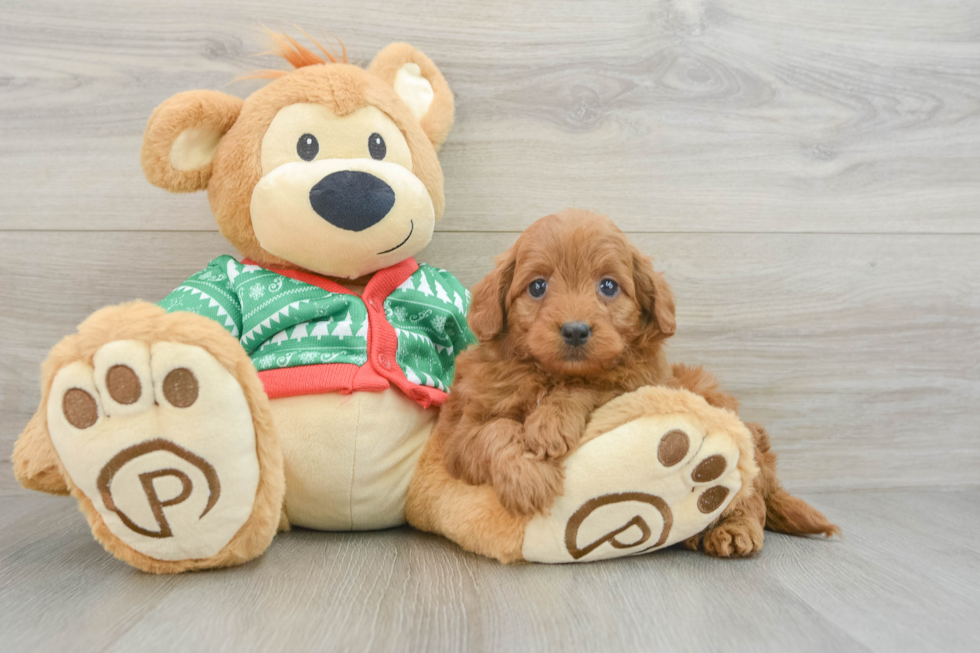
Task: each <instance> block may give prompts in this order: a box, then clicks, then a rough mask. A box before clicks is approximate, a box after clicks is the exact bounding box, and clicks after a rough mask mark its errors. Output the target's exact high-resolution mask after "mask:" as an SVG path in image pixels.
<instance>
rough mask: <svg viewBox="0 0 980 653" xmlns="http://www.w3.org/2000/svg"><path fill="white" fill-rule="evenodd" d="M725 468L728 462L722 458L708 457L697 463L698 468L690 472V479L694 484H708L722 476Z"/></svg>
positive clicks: (718, 456)
mask: <svg viewBox="0 0 980 653" xmlns="http://www.w3.org/2000/svg"><path fill="white" fill-rule="evenodd" d="M727 468H728V462H727V461H726V460H725V457H724V456H720V455H718V454H715V455H714V456H708V457H707V458H705V459H704V460H702V461H701V462H700V463H698V466H697V467H695V468H694V471H693V472H691V479H693V480H694V482H695V483H710V482H711V481H713V480H715V479H716V478H719V477H720V476H721V475H722V474H724V473H725V470H726V469H727Z"/></svg>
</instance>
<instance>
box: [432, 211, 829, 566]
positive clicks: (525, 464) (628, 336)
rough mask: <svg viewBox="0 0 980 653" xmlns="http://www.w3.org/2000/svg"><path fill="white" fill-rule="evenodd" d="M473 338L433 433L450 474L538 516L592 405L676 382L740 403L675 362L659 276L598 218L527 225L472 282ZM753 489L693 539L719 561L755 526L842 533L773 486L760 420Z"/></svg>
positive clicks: (571, 214)
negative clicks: (669, 352)
mask: <svg viewBox="0 0 980 653" xmlns="http://www.w3.org/2000/svg"><path fill="white" fill-rule="evenodd" d="M469 322H470V326H471V328H472V329H473V331H474V333H476V335H477V337H479V338H480V341H481V345H480V346H479V347H477V348H473V349H470V350H468V351H466V352H465V353H464V354H462V355H461V356H460V357H459V358H458V359H457V362H456V365H457V368H456V378H455V382H454V384H453V392H452V394H451V395H450V398H449V401H448V402H447V403H446V404H445V405H444V406H443V408H442V412H441V414H440V420H439V424H438V426H437V429H438V431H439V433H438V434H437V436H436V437H440V438H444V440H445V446H444V455H445V460H446V466H447V468H448V470H449V472H450V474H452V475H453V476H454V477H456V478H460V479H463V480H464V481H466V482H468V483H471V484H474V485H484V484H486V485H491V486H492V487H493V488H494V491H495V492H496V494H497V496H498V498H499V499H500V502H501V504H502V505H503V506H504V507H505V508H506V509H507V510H508V511H510V512H512V513H515V514H519V515H530V514H533V513H535V512H541V511H545V510H547V509H548V508H549V507H550V506H551V504H552V502H553V501H554V498H555V496H557V495H558V494H560V493H561V490H562V468H561V461H562V459H563V458H564V457H565V456H566V455H567V454H568V452H569V451H571V450H573V449H574V448H575V447H577V446H578V445H579V444H581V438H582V434H583V432H584V431H585V425H586V422H587V421H588V419H589V416H590V415H591V413H592V411H593V410H595V409H596V408H597V407H599V406H601V405H602V404H604V403H606V402H607V401H609V400H610V399H612V398H614V397H616V396H619V395H621V394H624V393H627V392H630V391H633V390H636V389H638V388H640V387H642V386H645V385H668V386H673V387H680V388H685V389H687V390H690V391H692V392H695V393H697V394H700V395H701V396H703V397H704V398H705V399H706V400H707V401H708V403H710V404H712V405H715V406H719V407H723V408H728V409H731V410H737V408H738V402H737V401H736V400H735V398H734V397H731V396H730V395H726V394H724V393H723V392H722V391H721V390H719V388H718V384H717V382H716V380H715V379H714V377H712V376H711V375H710V374H708V373H707V372H704V371H703V370H702V369H701V368H691V367H687V366H685V365H679V364H678V365H673V366H671V365H670V364H669V363H668V362H667V359H666V357H665V355H664V352H663V343H664V340H665V339H666V338H668V337H669V336H671V335H673V334H674V330H675V320H674V298H673V294H672V293H671V290H670V287H669V286H668V285H667V282H666V281H664V279H663V277H662V275H661V274H658V273H656V272H654V270H653V266H652V265H651V263H650V260H649V259H648V258H647V257H645V256H643V255H642V254H640V252H639V251H638V250H637V249H636V247H635V246H634V245H633V244H632V243H630V242H629V240H627V238H626V236H625V235H624V234H623V233H622V231H620V230H619V229H618V228H617V227H616V226H615V225H614V224H613V223H612V221H610V220H609V219H607V218H604V217H601V216H597V215H595V214H592V213H589V212H586V211H578V210H571V209H569V210H566V211H563V212H561V213H557V214H555V215H551V216H548V217H546V218H542V219H541V220H538V221H537V222H535V223H534V224H533V225H531V227H529V228H528V229H527V231H525V232H524V233H523V234H522V235H521V237H520V238H519V239H518V240H517V242H516V243H515V244H514V246H513V247H511V248H510V249H509V250H508V251H507V252H505V253H504V254H503V255H502V256H501V257H500V258H499V259H498V260H497V266H496V268H495V269H494V270H493V272H491V273H490V274H489V275H488V276H487V277H486V278H485V279H483V280H482V281H481V282H480V283H479V284H477V285H476V287H475V288H474V291H473V302H472V305H471V307H470V314H469ZM749 428H750V429H751V430H752V432H753V435H754V437H755V444H756V458H757V462H758V464H759V466H760V468H761V470H762V473H761V474H760V475H759V477H758V480H757V481H756V492H755V493H754V494H753V495H752V496H750V497H749V498H748V499H746V500H744V501H743V502H742V505H737V506H735V508H734V509H733V510H731V511H730V512H729V513H728V515H727V516H726V517H725V518H723V519H722V520H720V521H719V522H716V523H715V524H714V525H713V526H712V527H711V528H709V529H707V530H706V531H704V532H703V533H701V534H699V535H698V536H696V537H693V538H691V539H690V540H688V546H690V547H691V548H700V549H701V550H703V551H705V552H706V553H709V554H712V555H718V556H732V555H751V554H752V553H754V552H755V551H757V550H759V549H760V548H761V547H762V540H763V532H762V531H763V527H764V526H768V527H769V528H770V529H772V530H778V531H782V532H789V533H796V534H803V533H811V534H812V533H823V534H825V535H828V536H829V535H831V534H834V533H836V532H837V530H838V529H837V527H836V526H834V525H832V524H830V523H828V522H827V520H826V519H825V518H824V516H823V515H822V514H820V512H818V511H817V510H815V509H813V508H811V507H810V506H809V505H807V504H806V503H805V502H803V501H802V500H800V499H797V498H795V497H792V496H790V495H789V494H787V493H786V492H785V491H783V490H782V488H781V486H780V485H779V481H778V480H777V479H776V474H775V466H776V457H775V454H774V453H772V452H771V451H770V450H769V442H768V437H767V436H766V433H765V431H764V430H763V429H762V427H760V426H758V425H753V424H750V425H749Z"/></svg>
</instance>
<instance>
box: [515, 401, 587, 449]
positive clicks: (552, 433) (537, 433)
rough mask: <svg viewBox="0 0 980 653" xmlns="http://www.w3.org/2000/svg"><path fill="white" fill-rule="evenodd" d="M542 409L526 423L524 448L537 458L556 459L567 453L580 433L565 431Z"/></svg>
mask: <svg viewBox="0 0 980 653" xmlns="http://www.w3.org/2000/svg"><path fill="white" fill-rule="evenodd" d="M551 417H552V416H549V415H547V414H544V413H543V412H542V411H538V412H535V413H533V414H532V415H531V416H530V417H529V418H528V419H527V421H526V422H525V423H524V436H523V442H524V448H525V449H526V450H527V451H528V452H529V453H531V454H532V455H533V457H534V459H535V460H539V461H541V460H555V459H557V458H561V457H562V456H564V455H566V454H567V453H568V452H569V451H570V450H571V448H572V445H573V444H574V443H575V441H577V440H578V435H579V434H569V433H563V432H562V431H561V429H560V428H559V426H558V424H557V423H556V421H555V420H554V419H552V418H551Z"/></svg>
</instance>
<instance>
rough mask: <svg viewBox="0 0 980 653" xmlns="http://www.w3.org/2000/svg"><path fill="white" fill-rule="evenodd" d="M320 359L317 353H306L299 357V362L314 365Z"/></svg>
mask: <svg viewBox="0 0 980 653" xmlns="http://www.w3.org/2000/svg"><path fill="white" fill-rule="evenodd" d="M318 358H320V355H319V354H317V353H316V352H315V351H304V352H303V353H302V354H300V355H299V362H301V363H302V364H303V365H312V364H313V363H315V362H316V361H317V359H318Z"/></svg>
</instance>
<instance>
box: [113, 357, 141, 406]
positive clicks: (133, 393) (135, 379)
mask: <svg viewBox="0 0 980 653" xmlns="http://www.w3.org/2000/svg"><path fill="white" fill-rule="evenodd" d="M105 385H106V388H107V389H108V390H109V396H110V397H112V398H113V399H115V400H116V401H117V402H119V403H120V404H123V405H127V406H128V405H130V404H135V403H136V402H137V401H139V398H140V395H141V394H142V390H143V389H142V385H141V384H140V378H139V376H137V374H136V372H134V371H133V368H131V367H130V366H129V365H113V366H112V367H110V368H109V371H108V372H106V375H105Z"/></svg>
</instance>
